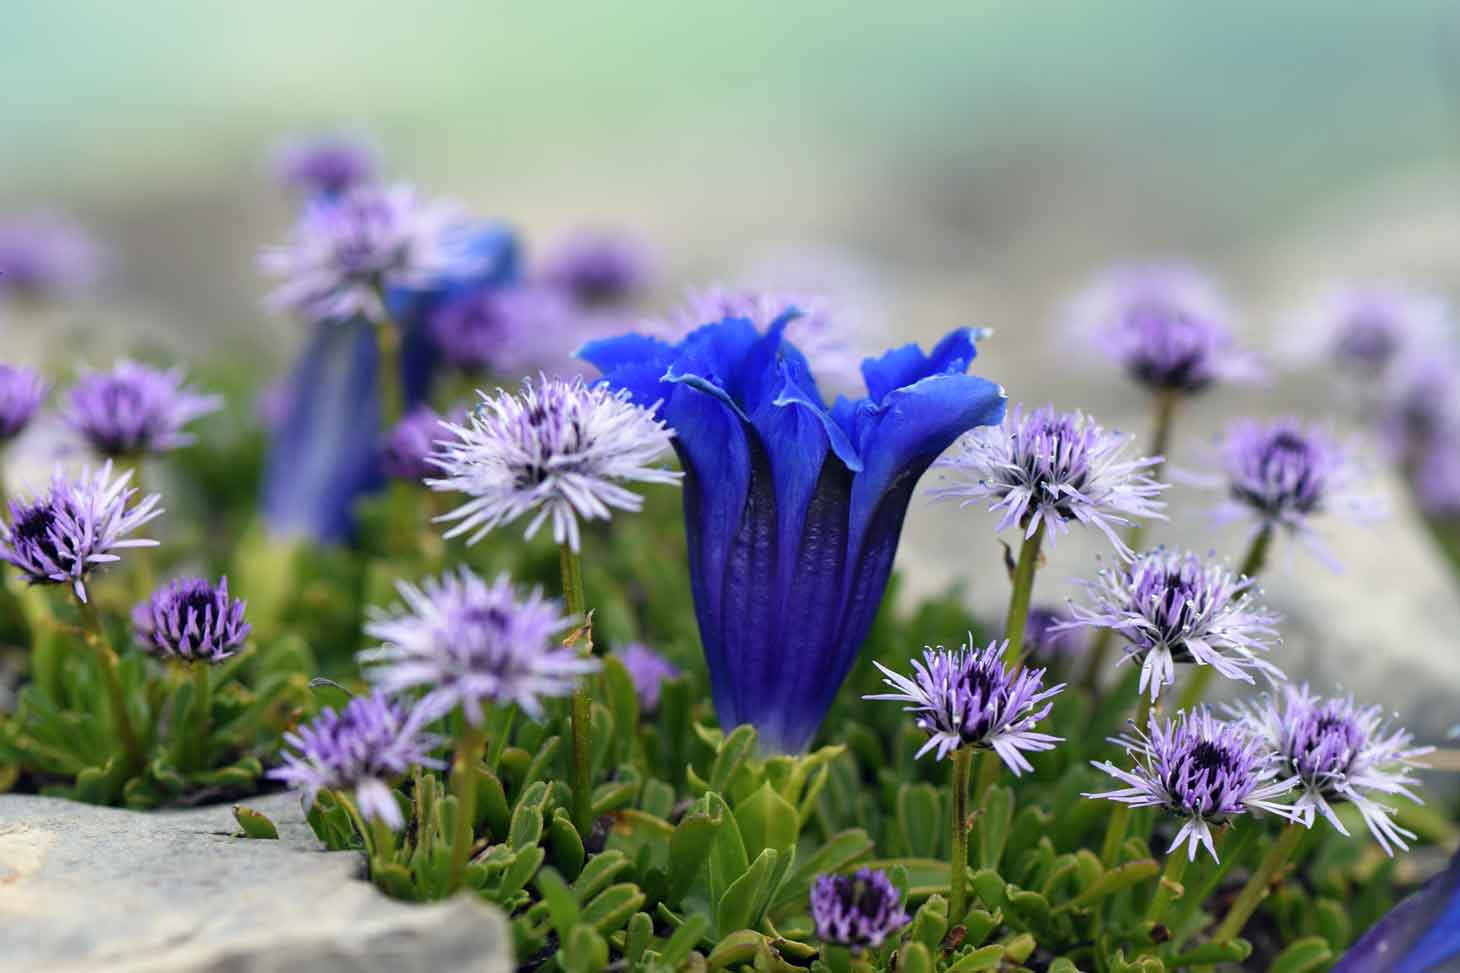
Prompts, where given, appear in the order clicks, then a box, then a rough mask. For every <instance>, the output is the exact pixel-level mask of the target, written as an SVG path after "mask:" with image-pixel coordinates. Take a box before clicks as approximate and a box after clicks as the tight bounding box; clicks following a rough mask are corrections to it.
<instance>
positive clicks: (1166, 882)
mask: <svg viewBox="0 0 1460 973" xmlns="http://www.w3.org/2000/svg"><path fill="white" fill-rule="evenodd" d="M1182 851H1183V849H1179V848H1178V849H1177V850H1176V851H1174V852H1172V853H1171V854H1169V855H1167V856H1166V869H1165V871H1163V872H1162V873H1161V878H1160V881H1158V882H1157V883H1156V894H1155V895H1154V896H1152V897H1151V905H1150V907H1149V908H1148V909H1146V921H1147V922H1161V921H1162V920H1163V919H1165V918H1166V909H1167V908H1168V907H1169V906H1170V905H1171V900H1172V899H1174V898H1175V897H1176V893H1177V892H1178V891H1180V890H1181V876H1182V875H1184V874H1186V865H1187V862H1188V861H1190V859H1189V858H1188V857H1187V856H1186V855H1185V854H1183V853H1182Z"/></svg>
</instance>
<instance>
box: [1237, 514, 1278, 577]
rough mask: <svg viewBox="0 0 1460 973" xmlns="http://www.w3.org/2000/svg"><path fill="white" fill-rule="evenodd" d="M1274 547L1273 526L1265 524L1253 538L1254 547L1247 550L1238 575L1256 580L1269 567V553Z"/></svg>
mask: <svg viewBox="0 0 1460 973" xmlns="http://www.w3.org/2000/svg"><path fill="white" fill-rule="evenodd" d="M1271 546H1272V525H1271V524H1264V525H1263V526H1262V528H1261V529H1260V530H1259V531H1258V532H1257V536H1256V537H1254V538H1252V546H1251V547H1249V548H1247V556H1246V557H1244V558H1243V559H1242V566H1241V567H1240V568H1238V569H1237V573H1238V574H1241V575H1244V576H1246V577H1249V578H1255V577H1257V576H1258V575H1259V574H1261V573H1262V569H1263V568H1264V567H1266V566H1267V551H1268V548H1269V547H1271Z"/></svg>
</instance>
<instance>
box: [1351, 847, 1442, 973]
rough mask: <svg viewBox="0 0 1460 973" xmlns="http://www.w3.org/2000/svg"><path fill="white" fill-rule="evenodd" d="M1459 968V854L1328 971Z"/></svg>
mask: <svg viewBox="0 0 1460 973" xmlns="http://www.w3.org/2000/svg"><path fill="white" fill-rule="evenodd" d="M1455 969H1460V853H1457V854H1456V855H1455V856H1454V857H1452V858H1451V859H1450V866H1449V867H1448V868H1447V869H1445V871H1444V872H1441V873H1440V874H1439V875H1437V876H1435V877H1434V878H1433V879H1431V880H1430V881H1429V883H1427V884H1426V885H1425V887H1424V888H1422V889H1420V890H1419V891H1418V892H1416V893H1414V894H1413V895H1411V896H1410V897H1409V898H1407V899H1405V900H1404V901H1403V902H1401V903H1399V904H1398V905H1397V906H1395V907H1394V908H1393V909H1392V910H1391V911H1390V912H1389V913H1388V914H1387V915H1386V916H1384V918H1382V919H1380V920H1379V921H1378V922H1377V923H1375V924H1374V926H1373V928H1371V929H1370V930H1369V931H1368V932H1367V933H1365V934H1364V935H1363V937H1362V938H1361V939H1359V941H1358V942H1356V943H1354V944H1353V946H1352V947H1350V948H1349V951H1348V952H1347V953H1345V954H1344V956H1343V959H1341V960H1339V961H1338V965H1336V966H1335V967H1334V968H1333V973H1444V971H1446V970H1455Z"/></svg>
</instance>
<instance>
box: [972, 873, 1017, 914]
mask: <svg viewBox="0 0 1460 973" xmlns="http://www.w3.org/2000/svg"><path fill="white" fill-rule="evenodd" d="M969 886H970V887H971V888H972V889H973V894H974V895H976V896H978V900H979V901H980V902H982V903H983V904H984V905H986V906H988V907H989V908H990V909H997V908H999V907H1000V906H1002V905H1003V904H1004V899H1005V898H1007V896H1008V883H1007V882H1005V881H1004V879H1003V877H1002V876H1000V875H999V873H998V872H996V871H994V870H993V869H990V868H980V869H979V870H978V871H976V872H974V873H973V880H972V881H971V882H970V883H969Z"/></svg>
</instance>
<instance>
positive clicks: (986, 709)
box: [862, 634, 1065, 777]
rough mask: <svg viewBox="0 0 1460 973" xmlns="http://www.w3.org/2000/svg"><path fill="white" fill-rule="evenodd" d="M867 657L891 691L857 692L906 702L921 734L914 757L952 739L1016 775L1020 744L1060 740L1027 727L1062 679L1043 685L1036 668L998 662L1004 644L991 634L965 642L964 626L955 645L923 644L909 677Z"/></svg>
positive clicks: (941, 751) (945, 748)
mask: <svg viewBox="0 0 1460 973" xmlns="http://www.w3.org/2000/svg"><path fill="white" fill-rule="evenodd" d="M873 665H875V666H876V667H877V668H878V670H880V671H881V673H882V675H883V677H884V678H883V680H882V681H883V682H885V683H886V684H887V685H888V686H889V687H890V688H892V689H894V690H896V692H892V693H880V694H877V695H872V696H863V697H862V698H863V699H886V700H892V701H895V702H904V703H909V704H911V705H909V706H908V707H907V708H906V709H907V712H909V713H913V714H915V715H916V716H917V725H918V727H919V729H921V730H923V732H925V733H927V734H928V742H927V743H925V744H924V745H923V748H922V749H921V750H919V751H918V753H917V755H918V756H919V757H921V756H922V755H923V754H925V753H927V752H928V751H929V750H937V752H938V753H937V756H938V759H939V760H942V759H943V758H944V757H946V756H948V754H949V753H951V752H953V751H954V750H957V749H958V748H959V747H973V748H975V749H978V750H992V751H994V752H995V753H996V754H998V755H999V759H1000V760H1002V761H1003V762H1004V763H1005V764H1006V765H1007V766H1008V768H1009V769H1010V770H1012V771H1013V772H1014V776H1016V777H1017V776H1019V775H1020V774H1022V773H1024V772H1025V771H1029V770H1033V769H1034V767H1033V766H1032V765H1031V764H1030V763H1029V761H1028V760H1027V759H1026V758H1025V756H1024V753H1023V751H1026V750H1027V751H1030V752H1031V753H1037V752H1039V751H1042V750H1053V749H1054V745H1055V744H1056V743H1058V742H1059V741H1060V738H1059V737H1054V736H1050V735H1049V734H1047V733H1036V732H1034V727H1035V725H1036V724H1038V723H1039V721H1040V720H1043V719H1044V718H1045V717H1046V716H1048V715H1049V711H1050V709H1051V707H1052V705H1053V704H1051V703H1049V702H1046V701H1047V700H1049V699H1051V698H1052V697H1054V696H1057V695H1059V693H1060V692H1061V691H1063V690H1064V688H1065V687H1064V685H1063V684H1060V685H1058V686H1052V687H1050V688H1049V689H1045V688H1044V670H1043V669H1020V670H1019V671H1018V672H1017V673H1010V672H1009V670H1008V669H1007V668H1006V667H1005V665H1004V645H1001V644H1000V643H998V642H990V643H989V644H988V646H987V647H986V648H984V649H983V650H982V651H980V650H978V649H975V648H973V636H972V634H970V635H969V640H968V642H967V643H966V644H965V645H964V646H963V647H962V648H961V649H959V650H958V651H956V652H950V651H949V650H947V649H945V648H943V647H942V646H939V647H938V648H936V649H934V648H926V649H924V650H923V658H922V661H917V660H914V661H913V677H912V678H911V679H909V678H908V677H907V676H903V675H899V674H898V673H896V672H893V671H892V670H891V669H889V668H887V667H886V666H884V665H883V664H882V663H880V662H875V661H874V662H873ZM1041 703H1043V704H1044V705H1043V706H1041V705H1040V704H1041Z"/></svg>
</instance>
